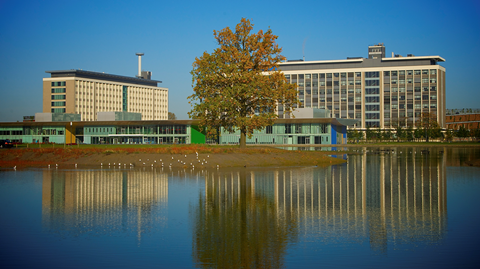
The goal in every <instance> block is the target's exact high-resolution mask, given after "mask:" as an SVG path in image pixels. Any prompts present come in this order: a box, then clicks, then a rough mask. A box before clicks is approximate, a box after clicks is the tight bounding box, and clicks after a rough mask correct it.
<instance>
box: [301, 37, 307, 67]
mask: <svg viewBox="0 0 480 269" xmlns="http://www.w3.org/2000/svg"><path fill="white" fill-rule="evenodd" d="M307 40H308V37H306V38H305V39H304V40H303V45H302V54H303V61H304V62H305V43H307Z"/></svg>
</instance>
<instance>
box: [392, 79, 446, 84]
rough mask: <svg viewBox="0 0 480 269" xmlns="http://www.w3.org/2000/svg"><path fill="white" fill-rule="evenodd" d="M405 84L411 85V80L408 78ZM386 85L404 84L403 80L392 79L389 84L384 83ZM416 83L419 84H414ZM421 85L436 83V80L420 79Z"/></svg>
mask: <svg viewBox="0 0 480 269" xmlns="http://www.w3.org/2000/svg"><path fill="white" fill-rule="evenodd" d="M406 82H407V84H412V83H413V79H411V78H408V79H407V80H406ZM388 83H391V84H394V85H395V84H405V79H399V80H397V79H392V80H391V81H390V82H389V81H385V84H388ZM416 83H419V82H416ZM422 83H423V84H426V83H437V79H436V78H422Z"/></svg>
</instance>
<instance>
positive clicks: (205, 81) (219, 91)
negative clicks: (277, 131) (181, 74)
mask: <svg viewBox="0 0 480 269" xmlns="http://www.w3.org/2000/svg"><path fill="white" fill-rule="evenodd" d="M252 29H253V24H251V23H250V21H249V20H247V19H245V18H242V20H241V22H240V23H239V24H237V26H236V27H235V32H232V30H230V28H229V27H226V28H224V29H223V30H221V31H215V30H214V31H213V33H214V36H215V39H216V40H217V43H218V46H219V47H218V48H216V49H215V50H214V52H213V53H211V54H209V53H207V52H204V53H203V55H202V56H201V57H200V58H195V62H194V63H193V70H192V71H191V74H192V87H193V91H194V93H193V95H191V96H189V97H188V99H189V100H190V101H189V103H191V104H192V106H193V109H192V110H191V111H190V112H189V113H188V114H189V116H190V118H194V119H198V120H200V128H202V129H206V131H207V135H208V136H210V137H216V136H218V132H219V131H220V128H222V127H223V128H224V129H225V130H226V131H227V132H230V133H232V132H235V131H237V130H239V131H240V134H241V136H240V147H244V146H245V144H246V136H249V137H251V135H252V134H253V131H254V130H262V129H263V128H265V126H268V125H272V124H273V122H274V120H275V119H276V118H277V117H278V116H277V114H276V111H275V110H276V106H277V104H278V105H282V106H283V110H284V113H289V112H291V111H292V109H293V108H292V107H293V105H295V104H297V103H298V99H297V91H296V86H295V84H289V83H288V82H287V80H286V79H285V76H284V75H283V73H282V72H280V71H279V70H278V64H279V63H280V62H281V61H282V60H284V59H285V58H284V57H283V56H281V55H280V53H281V51H282V49H281V48H280V47H279V46H278V44H277V43H276V42H275V40H276V39H277V36H275V35H273V34H272V31H271V30H270V29H268V30H267V31H266V32H263V31H262V30H260V31H258V33H256V34H255V33H250V32H251V31H252Z"/></svg>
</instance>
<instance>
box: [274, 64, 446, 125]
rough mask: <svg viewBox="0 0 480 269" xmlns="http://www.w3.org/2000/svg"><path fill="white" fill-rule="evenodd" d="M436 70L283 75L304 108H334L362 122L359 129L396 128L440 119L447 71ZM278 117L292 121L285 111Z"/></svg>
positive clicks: (337, 115)
mask: <svg viewBox="0 0 480 269" xmlns="http://www.w3.org/2000/svg"><path fill="white" fill-rule="evenodd" d="M434 67H435V69H432V68H430V69H421V70H420V69H416V70H415V69H414V68H412V67H404V68H399V67H389V68H384V67H383V68H378V70H372V69H373V68H369V69H370V70H371V71H365V72H354V70H345V71H338V72H337V71H335V70H332V71H331V72H329V70H325V71H324V72H318V73H317V72H315V73H314V72H308V73H307V72H305V73H303V74H299V71H290V72H292V73H288V72H289V71H284V73H285V77H286V79H287V81H288V82H289V83H296V84H297V90H298V98H299V100H300V106H299V107H300V108H303V107H305V108H309V107H311V108H320V109H330V110H331V111H332V116H333V117H335V118H345V119H358V120H360V123H359V124H357V125H355V127H359V128H367V127H372V128H395V126H397V124H400V125H403V126H414V123H415V121H416V120H417V119H418V118H419V117H420V115H421V114H422V113H425V112H428V113H434V114H436V115H437V116H438V114H439V109H440V108H441V107H442V106H443V103H441V102H444V100H445V97H444V91H445V84H444V82H443V80H444V79H445V71H444V70H442V69H441V67H440V66H438V65H436V66H434ZM385 69H388V70H385ZM319 71H320V70H319ZM293 72H295V74H294V73H293ZM440 75H441V76H442V78H439V76H440ZM440 82H441V83H442V84H439V83H440ZM440 87H441V88H440ZM439 88H440V90H439ZM278 113H279V118H288V117H287V116H285V115H283V110H282V107H278ZM438 121H439V123H441V117H440V116H438Z"/></svg>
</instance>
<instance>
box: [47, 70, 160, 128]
mask: <svg viewBox="0 0 480 269" xmlns="http://www.w3.org/2000/svg"><path fill="white" fill-rule="evenodd" d="M46 72H47V73H50V74H51V77H50V78H44V79H43V112H45V113H76V114H80V115H81V119H82V121H95V120H96V117H97V112H103V111H126V112H134V113H141V114H142V120H166V119H168V88H161V87H157V84H158V83H161V81H156V80H151V79H150V73H149V72H142V73H141V74H142V75H140V76H137V77H127V76H118V75H111V74H106V73H99V72H91V71H84V70H60V71H46Z"/></svg>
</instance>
